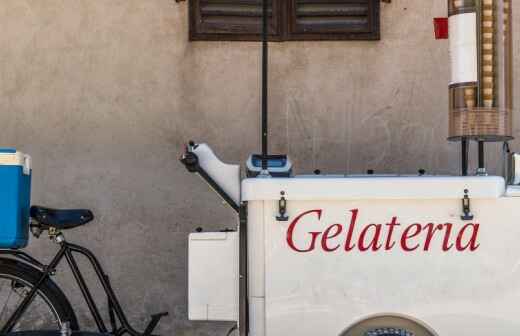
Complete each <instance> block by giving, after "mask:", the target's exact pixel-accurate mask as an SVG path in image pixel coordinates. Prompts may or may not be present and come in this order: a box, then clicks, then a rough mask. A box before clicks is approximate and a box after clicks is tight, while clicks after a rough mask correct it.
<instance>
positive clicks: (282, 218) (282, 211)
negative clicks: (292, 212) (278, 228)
mask: <svg viewBox="0 0 520 336" xmlns="http://www.w3.org/2000/svg"><path fill="white" fill-rule="evenodd" d="M280 195H281V197H280V200H279V201H278V216H276V220H277V221H279V222H287V221H288V220H289V217H287V215H286V213H287V200H286V199H285V191H282V192H280Z"/></svg>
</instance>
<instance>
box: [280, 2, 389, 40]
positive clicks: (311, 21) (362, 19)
mask: <svg viewBox="0 0 520 336" xmlns="http://www.w3.org/2000/svg"><path fill="white" fill-rule="evenodd" d="M287 1H289V4H288V5H289V10H288V21H289V28H288V39H290V40H378V39H379V38H380V25H379V10H380V0H287Z"/></svg>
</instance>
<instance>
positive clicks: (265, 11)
mask: <svg viewBox="0 0 520 336" xmlns="http://www.w3.org/2000/svg"><path fill="white" fill-rule="evenodd" d="M268 15H269V13H268V2H267V0H262V170H267V168H268V167H267V154H268V143H267V135H268V119H267V112H268V103H269V102H268V99H267V98H268V97H267V95H268V86H267V79H268V78H267V77H268V74H269V72H268V70H269V69H268V66H269V62H268V59H269V54H268Z"/></svg>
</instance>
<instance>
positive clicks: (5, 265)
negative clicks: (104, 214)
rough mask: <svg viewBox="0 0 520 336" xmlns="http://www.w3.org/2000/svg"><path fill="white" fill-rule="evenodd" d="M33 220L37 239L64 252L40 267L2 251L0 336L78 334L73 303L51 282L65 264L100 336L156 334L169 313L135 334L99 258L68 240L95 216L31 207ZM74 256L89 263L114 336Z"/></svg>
mask: <svg viewBox="0 0 520 336" xmlns="http://www.w3.org/2000/svg"><path fill="white" fill-rule="evenodd" d="M30 215H31V224H30V229H31V233H32V235H33V236H35V237H36V238H39V237H40V236H41V235H42V234H43V233H44V232H46V233H47V234H48V236H49V238H50V239H51V240H52V241H53V242H54V243H56V244H57V245H59V246H60V248H59V250H58V252H57V253H56V255H55V256H54V258H53V259H52V260H51V262H50V263H49V264H48V265H45V264H43V263H41V262H40V261H38V260H37V259H35V258H34V257H32V256H31V255H29V254H28V253H26V252H24V251H21V250H14V249H2V250H0V255H2V257H0V334H7V333H9V332H14V331H30V330H34V329H37V330H54V331H60V332H61V333H62V334H63V333H64V331H65V332H66V333H67V332H70V331H78V330H79V329H80V328H79V323H78V320H77V317H76V315H75V313H74V310H73V308H72V306H71V304H70V302H69V300H68V299H67V297H66V295H65V294H64V293H63V291H62V290H61V289H60V288H59V286H58V285H57V284H56V283H55V282H54V281H53V280H52V279H51V277H52V276H53V275H55V274H56V268H57V266H58V265H59V264H60V262H61V261H63V259H65V260H66V261H67V263H68V265H69V267H70V269H71V271H72V274H73V275H74V278H75V280H76V283H77V284H78V286H79V288H80V291H81V294H82V296H83V297H84V299H85V301H86V303H87V306H88V309H89V311H90V313H91V314H92V317H93V319H94V321H95V323H96V326H97V328H98V330H99V333H103V334H111V335H115V336H120V335H124V334H129V335H131V336H151V335H152V333H153V331H154V329H155V328H156V327H157V325H158V323H159V321H160V319H161V318H162V317H164V316H166V315H168V313H167V312H164V313H159V314H155V315H152V316H151V320H150V322H149V324H148V326H147V327H146V329H145V330H144V331H143V332H138V331H136V330H135V329H134V328H133V327H132V326H131V325H130V323H129V322H128V319H127V317H126V315H125V313H124V311H123V309H122V307H121V305H120V303H119V301H118V299H117V297H116V295H115V293H114V291H113V289H112V286H111V285H110V280H109V277H108V275H107V274H106V273H105V271H104V270H103V268H102V267H101V264H100V263H99V261H98V259H97V258H96V256H95V255H94V254H93V253H92V252H91V251H90V250H88V249H86V248H84V247H82V246H79V245H76V244H72V243H69V242H68V241H67V240H66V239H65V236H64V234H63V232H62V231H64V230H69V229H73V228H75V227H78V226H82V225H85V224H87V223H89V222H91V221H92V220H93V219H94V215H93V213H92V211H90V210H86V209H78V210H57V209H50V208H45V207H40V206H33V207H31V210H30ZM74 254H80V255H83V256H84V257H86V258H87V259H88V261H89V262H90V265H91V266H92V267H93V269H94V271H95V273H96V275H97V277H98V280H99V281H100V283H101V285H102V287H103V289H104V292H105V293H106V295H107V300H108V308H109V309H108V312H109V321H110V327H111V330H110V331H109V329H108V328H107V326H106V325H105V322H104V320H103V318H102V316H101V313H100V311H99V309H98V307H97V305H96V303H95V301H94V299H93V297H92V294H91V292H90V290H89V288H88V286H87V284H86V282H85V279H84V277H83V275H82V273H81V271H80V269H79V267H78V264H77V262H76V260H75V258H74ZM5 285H7V286H5ZM4 289H7V293H4ZM13 295H14V296H13ZM13 297H14V298H16V299H17V300H16V302H15V301H12V300H11V299H12V298H13ZM2 302H3V304H2ZM10 303H11V304H10ZM4 316H5V317H6V318H5V319H4Z"/></svg>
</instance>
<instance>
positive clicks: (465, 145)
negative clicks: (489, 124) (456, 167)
mask: <svg viewBox="0 0 520 336" xmlns="http://www.w3.org/2000/svg"><path fill="white" fill-rule="evenodd" d="M461 144H462V148H461V149H462V161H461V162H462V176H468V157H469V150H468V139H466V138H464V139H462V141H461Z"/></svg>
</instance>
